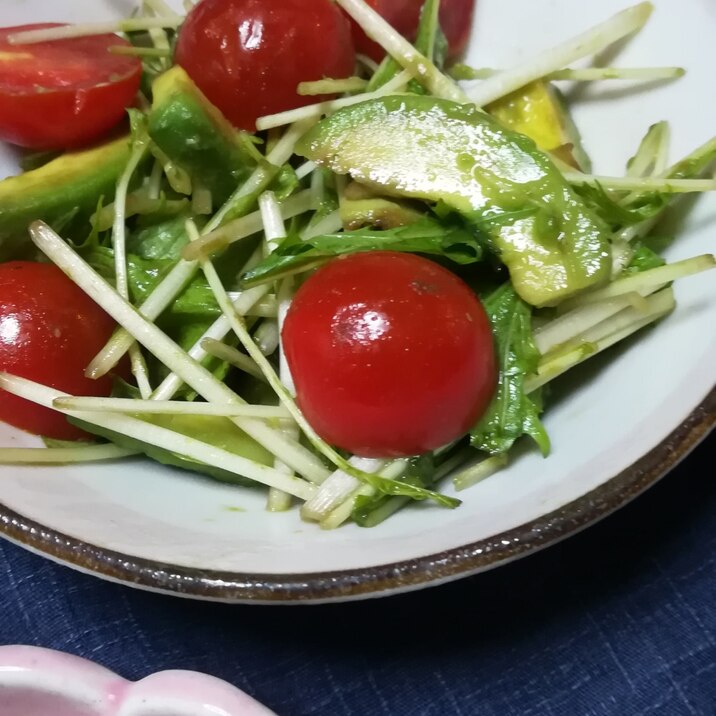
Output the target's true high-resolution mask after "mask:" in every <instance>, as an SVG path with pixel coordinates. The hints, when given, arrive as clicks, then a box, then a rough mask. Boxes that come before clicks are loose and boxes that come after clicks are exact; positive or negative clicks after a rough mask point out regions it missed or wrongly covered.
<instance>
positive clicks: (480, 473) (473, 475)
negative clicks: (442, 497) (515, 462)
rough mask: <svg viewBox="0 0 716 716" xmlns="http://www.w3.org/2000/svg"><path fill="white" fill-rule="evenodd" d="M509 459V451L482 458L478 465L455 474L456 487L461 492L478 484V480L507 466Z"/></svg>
mask: <svg viewBox="0 0 716 716" xmlns="http://www.w3.org/2000/svg"><path fill="white" fill-rule="evenodd" d="M507 461H508V457H507V453H503V454H501V455H493V456H492V457H488V458H485V459H484V460H481V461H480V462H478V463H477V464H476V465H472V466H471V467H468V468H467V469H466V470H463V471H462V472H460V473H458V474H457V475H455V477H454V478H453V484H454V485H455V489H456V490H457V491H458V492H459V491H461V490H467V488H468V487H472V486H473V485H477V483H478V482H482V481H483V480H485V479H487V478H488V477H491V476H492V475H494V474H495V473H496V472H497V471H498V470H501V469H502V468H503V467H505V466H506V465H507Z"/></svg>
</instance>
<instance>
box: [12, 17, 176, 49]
mask: <svg viewBox="0 0 716 716" xmlns="http://www.w3.org/2000/svg"><path fill="white" fill-rule="evenodd" d="M183 21H184V18H183V17H181V16H179V15H175V16H173V17H138V18H133V19H129V20H120V21H119V22H88V23H84V24H81V25H62V26H60V27H48V28H46V29H44V30H25V31H23V32H15V33H13V34H11V35H8V36H7V41H8V43H9V44H10V45H30V44H34V43H36V42H51V41H52V40H66V39H68V38H71V37H90V36H92V35H106V34H109V33H113V32H139V31H140V30H149V29H151V28H153V27H169V28H176V27H179V25H181V24H182V22H183Z"/></svg>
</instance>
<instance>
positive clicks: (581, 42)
mask: <svg viewBox="0 0 716 716" xmlns="http://www.w3.org/2000/svg"><path fill="white" fill-rule="evenodd" d="M653 9H654V8H653V5H652V4H651V3H650V2H643V3H640V4H639V5H635V6H634V7H631V8H628V9H627V10H623V11H622V12H620V13H618V14H617V15H614V17H612V18H610V19H609V20H607V21H606V22H603V23H601V24H600V25H597V26H596V27H593V28H591V29H590V30H587V32H584V33H582V34H580V35H577V36H576V37H573V38H572V39H570V40H567V41H566V42H563V43H561V44H560V45H557V47H553V48H551V49H549V50H546V51H545V52H542V53H540V54H538V55H537V56H535V57H531V58H529V59H527V60H525V61H524V62H523V63H522V64H520V65H518V66H516V67H514V68H512V69H508V70H505V71H504V72H500V73H499V74H497V75H495V76H494V77H491V78H490V79H487V80H485V81H484V82H481V83H480V84H479V85H477V86H476V87H474V88H472V89H470V90H469V91H468V96H469V98H470V99H471V100H472V101H473V102H474V103H475V104H476V105H477V106H478V107H484V106H485V105H488V104H490V103H491V102H494V101H495V100H498V99H500V98H501V97H504V96H505V95H507V94H509V93H510V92H514V91H515V90H517V89H519V88H520V87H524V86H525V85H526V84H529V83H530V82H532V81H534V80H537V79H540V78H541V77H546V76H547V75H550V74H552V72H556V71H558V70H561V69H563V68H564V67H567V66H568V65H570V64H572V63H573V62H575V61H577V60H579V59H581V58H583V57H587V56H589V55H593V54H595V53H597V52H600V51H601V50H603V49H604V48H606V47H608V46H609V45H612V44H613V43H615V42H616V41H617V40H621V39H622V38H623V37H626V36H627V35H630V34H632V33H633V32H636V31H637V30H639V29H640V28H642V27H643V26H644V24H645V23H646V21H647V20H648V19H649V16H650V15H651V12H652V10H653Z"/></svg>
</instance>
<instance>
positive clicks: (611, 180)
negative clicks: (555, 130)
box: [564, 172, 716, 194]
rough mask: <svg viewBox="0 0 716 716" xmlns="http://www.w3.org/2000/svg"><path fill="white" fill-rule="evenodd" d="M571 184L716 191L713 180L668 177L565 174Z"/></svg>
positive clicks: (616, 188)
mask: <svg viewBox="0 0 716 716" xmlns="http://www.w3.org/2000/svg"><path fill="white" fill-rule="evenodd" d="M564 178H565V179H566V180H567V181H568V182H569V183H570V184H578V185H579V184H586V185H592V186H595V185H596V184H599V185H601V187H602V188H603V189H608V190H613V191H640V192H641V191H658V192H664V193H665V194H688V193H690V192H705V191H716V180H713V179H669V178H668V177H631V176H625V177H606V176H596V175H594V174H582V173H581V172H564Z"/></svg>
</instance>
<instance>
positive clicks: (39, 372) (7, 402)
mask: <svg viewBox="0 0 716 716" xmlns="http://www.w3.org/2000/svg"><path fill="white" fill-rule="evenodd" d="M115 328H116V324H115V323H114V321H113V320H112V319H111V318H110V317H109V316H108V315H107V314H106V313H105V312H104V311H103V310H102V309H101V308H100V307H99V306H98V305H97V304H96V303H95V302H94V301H93V300H92V299H91V298H89V297H88V296H87V294H85V293H84V291H82V289H80V288H79V287H78V286H76V285H75V284H74V283H72V281H71V280H70V279H69V278H67V276H65V274H63V273H62V271H60V269H58V268H57V267H56V266H53V265H50V264H41V263H35V262H32V261H10V262H8V263H3V264H0V370H2V371H5V372H7V373H12V374H14V375H18V376H21V377H22V378H27V379H29V380H34V381H37V382H38V383H43V384H44V385H49V386H51V387H53V388H56V389H58V390H63V391H65V392H67V393H71V394H73V395H96V396H107V395H109V394H110V391H111V389H112V379H111V377H109V376H105V377H103V378H100V379H99V380H90V379H89V378H85V375H84V369H85V367H86V366H87V364H88V363H89V362H90V361H91V360H92V358H94V356H95V355H96V354H97V353H98V352H99V351H100V349H101V348H102V346H104V344H105V343H106V342H107V340H108V339H109V337H110V336H111V334H112V331H113V330H114V329H115ZM0 420H2V421H4V422H6V423H10V424H11V425H14V426H15V427H18V428H22V429H23V430H28V431H29V432H31V433H35V434H37V435H43V436H45V437H51V438H56V439H60V440H78V439H81V438H83V437H86V434H85V433H83V432H82V431H81V430H79V429H78V428H76V427H74V426H73V425H70V423H68V422H67V419H66V418H65V416H64V415H62V414H61V413H58V412H55V411H54V410H50V409H49V408H45V407H42V406H40V405H36V404H35V403H31V402H29V401H27V400H24V399H23V398H18V397H17V396H15V395H11V394H10V393H7V392H5V391H0Z"/></svg>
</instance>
